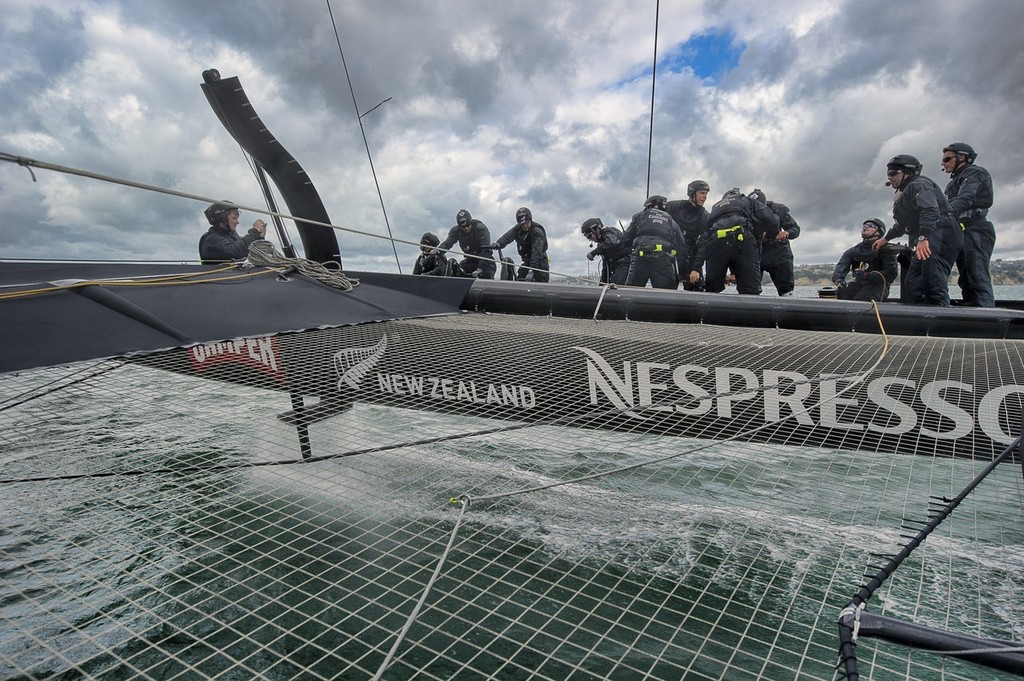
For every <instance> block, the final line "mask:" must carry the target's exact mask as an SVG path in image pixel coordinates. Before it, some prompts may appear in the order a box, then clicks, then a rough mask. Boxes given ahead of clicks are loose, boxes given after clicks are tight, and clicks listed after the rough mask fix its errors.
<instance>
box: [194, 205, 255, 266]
mask: <svg viewBox="0 0 1024 681" xmlns="http://www.w3.org/2000/svg"><path fill="white" fill-rule="evenodd" d="M203 214H204V215H205V216H206V219H207V220H208V221H209V222H210V229H209V230H207V231H206V233H205V234H203V236H201V237H200V238H199V259H200V260H202V261H203V264H209V263H216V262H225V261H230V260H241V259H242V258H245V257H246V256H248V255H249V244H251V243H252V242H254V241H260V240H261V239H263V238H264V237H265V236H266V234H267V223H266V222H264V221H263V220H256V221H255V222H254V223H252V227H250V228H249V231H248V232H246V233H245V236H238V232H237V231H236V230H237V228H238V206H235V205H233V204H231V203H230V202H228V201H224V202H221V203H213V204H210V206H209V208H207V209H206V210H205V211H203Z"/></svg>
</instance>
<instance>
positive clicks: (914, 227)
mask: <svg viewBox="0 0 1024 681" xmlns="http://www.w3.org/2000/svg"><path fill="white" fill-rule="evenodd" d="M885 175H886V178H887V180H886V183H885V184H886V185H887V186H890V187H893V188H894V189H895V190H896V197H895V199H893V204H892V217H893V221H894V222H893V226H892V228H890V229H889V232H888V233H887V234H886V235H885V237H883V238H881V239H879V240H878V241H876V242H875V243H874V246H873V247H874V248H875V249H879V248H881V247H882V246H884V245H885V244H887V243H889V241H891V240H892V239H895V238H896V237H899V236H903V235H904V234H906V235H907V237H908V239H909V240H910V245H911V247H912V248H913V249H914V257H913V258H912V259H911V261H910V268H909V271H908V272H907V278H906V281H905V282H904V285H903V288H905V289H906V290H905V291H903V300H905V301H907V302H910V303H914V304H917V305H940V306H943V307H949V273H950V272H951V271H952V269H953V263H954V262H955V261H956V257H957V255H958V254H959V253H960V248H961V246H963V242H964V233H963V230H962V229H960V225H959V224H957V222H956V220H954V219H953V213H952V211H951V210H950V208H949V201H947V200H946V195H945V194H943V193H942V189H940V188H939V185H937V184H935V181H934V180H932V179H931V178H928V177H925V176H924V175H922V174H921V162H920V161H918V160H917V158H916V157H914V156H911V155H910V154H897V155H896V156H893V157H892V158H891V159H890V160H889V163H887V164H886V173H885Z"/></svg>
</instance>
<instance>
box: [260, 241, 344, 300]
mask: <svg viewBox="0 0 1024 681" xmlns="http://www.w3.org/2000/svg"><path fill="white" fill-rule="evenodd" d="M249 262H250V263H252V264H253V265H257V266H261V267H285V268H293V269H294V271H296V272H298V273H299V274H303V275H305V276H307V277H309V278H311V279H316V280H317V281H319V282H320V283H322V284H326V285H327V286H331V287H333V288H336V289H340V290H342V291H351V290H352V289H353V288H355V287H356V286H359V280H358V279H353V278H350V277H348V276H346V275H345V273H344V272H343V271H341V270H340V269H330V268H328V267H326V266H324V265H322V264H321V263H318V262H314V261H312V260H306V259H305V258H289V257H288V256H286V255H284V254H283V253H281V252H280V251H278V250H277V249H276V248H274V244H272V243H270V242H269V241H254V242H252V243H251V244H249Z"/></svg>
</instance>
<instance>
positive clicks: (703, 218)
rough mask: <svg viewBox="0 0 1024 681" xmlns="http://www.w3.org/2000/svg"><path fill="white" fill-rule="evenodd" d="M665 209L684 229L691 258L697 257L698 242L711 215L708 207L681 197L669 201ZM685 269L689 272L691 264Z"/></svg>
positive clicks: (684, 236)
mask: <svg viewBox="0 0 1024 681" xmlns="http://www.w3.org/2000/svg"><path fill="white" fill-rule="evenodd" d="M665 210H666V211H667V212H668V214H669V215H671V216H672V219H673V220H675V221H676V224H677V225H679V228H680V229H682V230H683V238H685V239H686V247H687V250H689V252H690V258H691V259H693V258H695V257H697V242H699V241H700V235H701V234H703V233H704V230H705V229H707V226H708V215H710V213H708V209H707V208H705V207H704V206H698V205H697V204H695V203H693V202H692V201H690V200H689V199H680V200H678V201H669V202H668V204H666V206H665ZM684 269H685V270H686V271H687V272H689V270H690V267H689V265H687V266H686V268H684Z"/></svg>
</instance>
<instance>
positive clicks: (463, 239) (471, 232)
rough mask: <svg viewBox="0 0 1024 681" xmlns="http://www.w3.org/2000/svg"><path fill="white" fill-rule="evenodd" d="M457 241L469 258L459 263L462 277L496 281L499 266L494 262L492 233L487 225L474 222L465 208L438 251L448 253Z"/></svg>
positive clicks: (458, 214) (456, 217)
mask: <svg viewBox="0 0 1024 681" xmlns="http://www.w3.org/2000/svg"><path fill="white" fill-rule="evenodd" d="M456 241H457V242H458V243H459V248H461V249H462V252H463V253H464V254H465V255H466V256H467V257H465V258H463V259H462V262H460V263H459V272H461V274H462V276H466V277H476V278H477V279H494V272H495V271H496V270H497V269H498V266H497V264H495V262H494V253H493V251H492V250H491V233H490V231H488V229H487V225H485V224H484V223H482V222H480V221H479V220H474V219H473V216H472V215H470V214H469V211H468V210H466V209H465V208H463V209H462V210H460V211H459V212H458V213H457V214H456V215H455V226H454V227H452V228H451V229H450V230H449V231H448V237H447V238H446V239H445V240H444V241H442V242H441V243H440V244H439V245H438V249H440V250H441V251H447V250H448V249H450V248H451V247H452V246H454V245H455V242H456ZM471 256H478V257H471Z"/></svg>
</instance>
